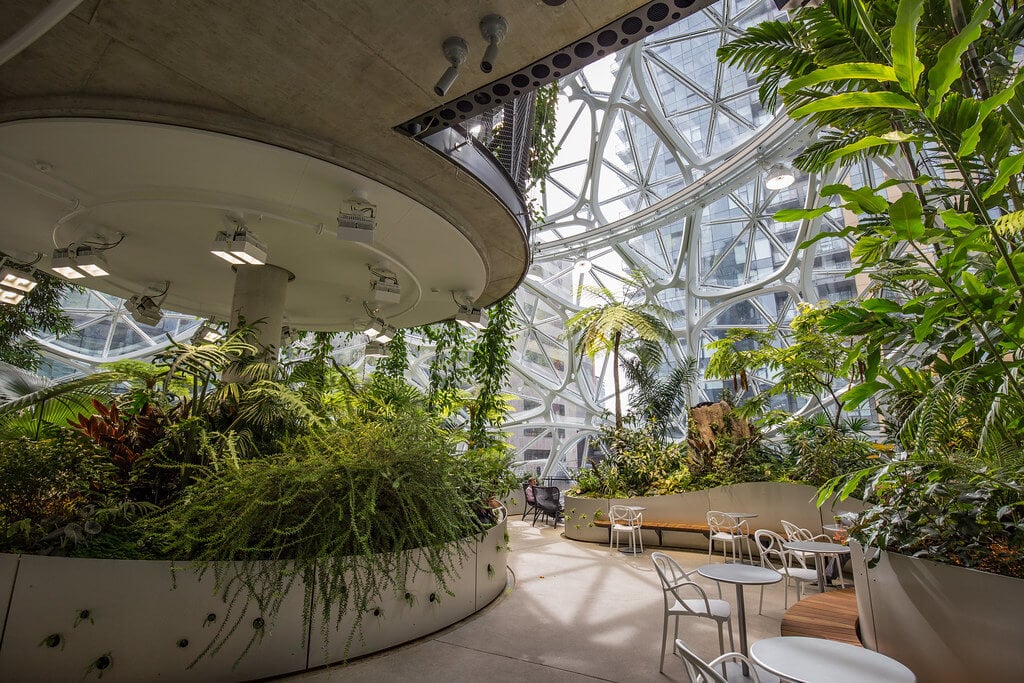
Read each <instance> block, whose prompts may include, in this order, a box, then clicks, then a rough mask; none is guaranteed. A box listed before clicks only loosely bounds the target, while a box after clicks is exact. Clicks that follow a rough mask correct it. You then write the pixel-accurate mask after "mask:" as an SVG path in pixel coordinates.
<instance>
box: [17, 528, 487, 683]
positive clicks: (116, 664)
mask: <svg viewBox="0 0 1024 683" xmlns="http://www.w3.org/2000/svg"><path fill="white" fill-rule="evenodd" d="M413 552H414V553H418V552H419V551H413ZM414 559H415V558H414ZM506 564H507V563H506V552H505V523H504V522H502V523H501V524H499V525H497V526H495V527H494V528H492V529H490V530H489V531H488V532H487V534H485V535H484V536H483V537H482V538H480V539H477V540H475V541H474V542H472V543H470V544H469V545H468V547H467V552H466V555H465V556H464V557H463V558H462V559H461V560H460V561H459V562H457V578H455V579H454V580H453V581H451V582H450V583H449V585H448V587H447V588H448V590H450V591H451V593H453V594H454V595H449V594H448V592H447V591H446V590H445V589H444V588H443V587H439V586H437V585H436V584H435V581H434V577H433V575H432V574H429V573H428V572H425V571H424V572H420V573H418V574H417V575H416V576H414V577H410V580H409V582H408V584H407V586H406V591H407V592H408V593H409V594H410V597H409V598H408V599H407V597H406V595H405V592H406V591H403V592H401V593H397V594H395V595H388V596H385V598H384V599H383V600H381V603H380V604H379V605H375V606H374V607H376V608H377V609H378V610H379V616H378V615H374V614H372V613H368V614H366V615H364V618H363V633H362V638H360V637H359V635H356V636H355V638H353V639H352V642H351V647H350V649H349V652H348V656H349V657H356V656H359V655H363V654H367V653H370V652H375V651H378V650H382V649H385V648H388V647H392V646H394V645H399V644H401V643H404V642H407V641H409V640H412V639H415V638H418V637H420V636H423V635H426V634H428V633H432V632H434V631H437V630H439V629H442V628H445V627H446V626H449V625H450V624H452V623H455V622H457V621H459V620H460V619H463V618H465V617H466V616H468V615H470V614H472V613H473V612H475V611H477V610H479V609H482V608H483V607H484V606H485V605H487V604H488V603H489V602H491V601H492V600H493V599H494V598H495V597H497V596H498V595H499V594H500V593H501V591H502V590H503V589H504V588H505V582H506ZM488 565H490V567H491V571H490V572H488V571H487V566H488ZM171 566H172V565H171V563H169V562H148V561H130V560H90V559H79V558H58V557H40V556H29V555H23V556H15V555H0V591H2V593H0V595H2V596H3V597H0V601H7V600H9V611H8V609H6V608H7V605H6V604H4V603H2V602H0V608H3V609H2V610H0V618H2V617H3V616H4V615H5V614H6V615H7V617H6V623H5V624H2V626H0V628H2V629H3V630H2V633H3V640H2V641H0V680H17V681H54V680H83V679H86V680H88V679H91V678H95V677H97V676H98V675H99V673H100V671H99V670H96V669H93V670H92V671H90V666H92V665H94V664H95V663H96V662H97V661H99V660H100V658H102V657H104V656H106V657H108V658H109V661H110V665H109V667H108V668H106V669H105V670H103V671H102V674H103V679H104V680H110V681H139V680H173V681H188V680H195V681H218V680H248V679H253V678H264V677H268V676H276V675H280V674H285V673H291V672H296V671H301V670H303V669H307V668H310V667H314V666H320V665H322V664H324V663H328V662H333V661H338V660H340V659H342V657H343V656H344V654H343V653H344V650H345V643H346V641H347V640H348V636H349V633H350V631H351V626H352V623H353V622H352V617H347V618H346V619H345V620H343V621H342V623H341V625H340V626H339V627H338V628H337V629H334V628H333V625H334V622H333V620H332V622H331V628H330V629H328V630H329V631H330V633H331V636H330V639H329V641H328V646H327V649H326V656H325V648H324V642H323V639H322V638H321V636H320V635H319V634H321V633H322V631H321V627H322V622H321V621H320V620H319V619H317V618H314V622H313V624H312V629H311V631H310V632H309V638H305V637H304V636H306V635H307V634H306V633H305V630H304V629H303V626H302V623H303V618H302V615H303V609H304V608H305V607H306V605H305V601H304V599H303V592H304V591H303V586H302V585H300V584H299V582H298V581H296V584H295V585H294V586H293V587H292V590H291V591H289V593H288V595H287V596H286V597H285V602H284V604H283V605H282V607H281V610H280V612H279V613H278V615H277V618H276V619H275V621H274V623H273V624H270V623H267V624H266V626H265V627H264V628H263V629H260V628H259V627H258V622H257V623H256V624H255V625H254V620H255V619H257V618H258V617H260V616H261V615H260V614H258V613H257V608H256V606H255V605H252V606H250V607H249V608H248V611H247V612H246V613H245V614H244V615H243V617H242V619H241V621H240V622H239V625H238V627H237V629H236V631H235V632H234V633H233V634H232V635H231V637H230V638H229V639H228V641H227V643H226V644H225V645H224V647H223V649H222V650H221V651H220V652H218V653H217V654H216V655H213V656H206V657H203V658H201V659H199V661H198V662H197V663H196V664H195V665H194V666H192V667H191V668H188V665H189V664H190V663H191V662H192V661H193V660H194V659H195V658H196V656H197V655H198V654H199V653H200V652H201V651H202V650H203V648H204V647H206V645H207V644H208V643H209V642H210V641H211V638H212V635H213V633H214V632H215V630H216V629H217V628H218V627H219V626H220V625H221V624H224V623H234V619H235V618H236V615H237V614H238V610H239V609H240V607H238V606H236V607H235V608H234V609H232V607H231V606H230V605H227V604H225V603H224V602H223V601H222V600H221V598H220V595H219V594H215V593H214V592H213V584H214V577H213V575H212V572H208V573H207V575H206V576H204V577H202V578H199V577H198V576H197V573H196V572H195V571H193V570H191V569H188V568H182V567H181V566H180V565H179V569H178V570H177V571H176V572H175V577H174V579H173V585H172V578H171ZM431 595H433V596H434V599H431ZM82 610H88V611H89V618H87V619H79V615H80V612H81V611H82ZM209 615H213V617H212V618H210V617H209ZM76 621H78V623H77V624H76ZM51 636H59V642H57V640H56V638H51ZM48 639H49V640H48ZM307 641H308V642H307ZM50 645H53V647H50ZM246 648H249V651H248V652H247V653H246V655H245V656H244V657H242V658H241V659H240V660H239V659H238V658H239V655H241V654H242V652H243V651H245V650H246ZM236 660H238V661H237V665H236Z"/></svg>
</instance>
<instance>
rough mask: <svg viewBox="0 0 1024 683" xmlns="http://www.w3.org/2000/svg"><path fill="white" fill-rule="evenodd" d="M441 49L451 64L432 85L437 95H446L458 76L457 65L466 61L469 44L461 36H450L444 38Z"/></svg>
mask: <svg viewBox="0 0 1024 683" xmlns="http://www.w3.org/2000/svg"><path fill="white" fill-rule="evenodd" d="M441 50H442V51H443V52H444V58H445V59H447V60H448V63H449V64H451V66H449V67H448V68H447V69H445V72H444V73H443V74H441V79H440V80H439V81H438V82H437V85H435V86H434V94H435V95H437V96H438V97H444V96H445V95H447V94H448V90H449V89H450V88H451V87H452V84H453V83H454V82H455V79H456V78H458V77H459V67H460V66H462V63H463V62H464V61H466V55H467V54H469V46H468V45H466V41H465V40H463V39H462V38H460V37H458V36H452V37H450V38H446V39H445V41H444V42H443V43H442V44H441Z"/></svg>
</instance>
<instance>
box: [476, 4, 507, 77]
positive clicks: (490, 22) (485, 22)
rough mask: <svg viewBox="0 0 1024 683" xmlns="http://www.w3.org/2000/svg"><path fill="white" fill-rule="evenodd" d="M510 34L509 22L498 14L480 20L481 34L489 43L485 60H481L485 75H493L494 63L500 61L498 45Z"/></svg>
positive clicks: (481, 67) (481, 68)
mask: <svg viewBox="0 0 1024 683" xmlns="http://www.w3.org/2000/svg"><path fill="white" fill-rule="evenodd" d="M506 33H508V22H506V21H505V18H504V17H502V16H499V15H497V14H488V15H487V16H486V17H484V18H483V19H481V20H480V34H481V35H483V37H484V40H486V41H487V51H486V52H484V58H483V59H482V60H480V70H481V71H483V72H484V73H485V74H489V73H491V70H492V69H493V68H494V63H495V62H496V61H498V43H500V42H501V41H502V40H504V39H505V34H506Z"/></svg>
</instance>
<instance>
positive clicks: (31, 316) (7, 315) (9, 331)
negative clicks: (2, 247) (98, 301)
mask: <svg viewBox="0 0 1024 683" xmlns="http://www.w3.org/2000/svg"><path fill="white" fill-rule="evenodd" d="M2 256H3V254H0V257H2ZM7 263H8V264H10V265H13V266H16V267H19V268H21V267H24V266H22V265H21V264H17V263H12V262H11V261H10V260H9V259H8V260H7ZM32 276H33V277H34V278H35V279H36V281H37V282H38V284H36V286H35V287H34V288H33V289H32V291H31V292H29V293H28V294H26V295H25V298H24V299H22V300H21V302H20V303H19V304H18V305H17V306H7V305H0V363H10V364H11V365H14V366H16V367H19V368H26V369H30V370H31V369H35V368H37V367H39V362H40V360H41V357H40V356H39V353H38V351H37V349H36V344H35V342H33V341H32V340H31V339H29V338H28V337H26V333H27V332H36V333H37V334H38V333H43V334H45V333H51V334H55V335H57V336H58V337H60V336H63V335H65V334H68V333H70V332H71V330H72V329H73V323H72V320H71V318H69V317H68V316H67V315H65V314H64V309H63V308H62V307H61V299H62V298H63V297H64V296H65V295H66V294H68V293H69V292H74V291H81V288H80V287H77V286H76V285H73V284H71V283H69V282H68V281H67V280H64V279H62V278H59V277H55V276H53V275H48V274H47V273H44V272H42V271H38V270H34V271H33V273H32Z"/></svg>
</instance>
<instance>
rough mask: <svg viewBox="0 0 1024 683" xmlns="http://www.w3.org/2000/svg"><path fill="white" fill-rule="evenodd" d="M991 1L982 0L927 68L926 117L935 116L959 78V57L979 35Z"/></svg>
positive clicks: (989, 10) (990, 8) (989, 11)
mask: <svg viewBox="0 0 1024 683" xmlns="http://www.w3.org/2000/svg"><path fill="white" fill-rule="evenodd" d="M993 2H994V0H983V1H982V3H981V4H980V5H978V7H977V8H976V9H975V10H974V15H973V16H972V17H971V20H970V21H969V22H968V23H967V25H966V26H964V30H962V31H960V33H958V34H956V35H955V36H953V37H952V38H951V39H950V40H949V42H947V43H946V44H945V45H943V46H942V47H941V48H940V49H939V54H938V57H936V59H935V66H933V67H932V68H931V69H929V70H928V107H927V109H926V111H925V113H926V114H927V115H928V118H934V117H935V113H936V112H937V111H938V110H939V105H941V104H942V100H944V99H945V98H946V95H947V94H948V93H949V86H950V85H952V84H953V81H955V80H957V79H958V78H960V74H961V69H960V57H962V56H963V54H964V52H966V51H967V48H968V47H970V45H971V43H973V42H974V41H975V40H977V39H978V37H979V36H980V35H981V23H982V22H983V21H985V19H987V18H988V15H989V14H990V13H991V12H992V4H993Z"/></svg>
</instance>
